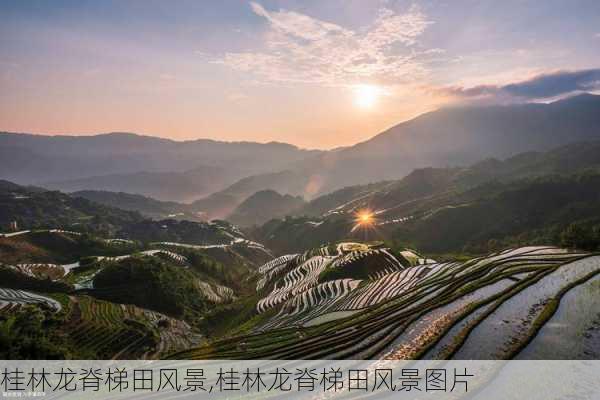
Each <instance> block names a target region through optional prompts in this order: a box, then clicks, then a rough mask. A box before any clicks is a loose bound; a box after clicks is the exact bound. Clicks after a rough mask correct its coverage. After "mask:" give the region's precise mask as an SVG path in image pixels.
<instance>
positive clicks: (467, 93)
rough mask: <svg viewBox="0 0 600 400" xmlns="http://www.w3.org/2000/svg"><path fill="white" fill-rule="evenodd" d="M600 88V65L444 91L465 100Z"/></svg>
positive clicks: (528, 97) (534, 96) (511, 98)
mask: <svg viewBox="0 0 600 400" xmlns="http://www.w3.org/2000/svg"><path fill="white" fill-rule="evenodd" d="M599 89H600V68H596V69H585V70H578V71H558V72H553V73H548V74H542V75H537V76H534V77H533V78H530V79H527V80H524V81H520V82H516V83H510V84H506V85H479V86H473V87H469V88H465V87H446V88H443V89H442V92H444V93H445V94H448V95H451V96H453V97H458V98H459V99H463V100H469V99H473V100H489V101H500V102H506V101H531V100H543V99H549V98H556V97H561V96H566V95H569V94H573V93H578V92H589V91H595V90H599Z"/></svg>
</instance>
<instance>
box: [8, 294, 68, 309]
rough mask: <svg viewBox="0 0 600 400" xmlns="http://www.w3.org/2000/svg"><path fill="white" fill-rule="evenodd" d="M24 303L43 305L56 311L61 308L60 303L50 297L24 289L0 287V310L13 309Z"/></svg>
mask: <svg viewBox="0 0 600 400" xmlns="http://www.w3.org/2000/svg"><path fill="white" fill-rule="evenodd" d="M25 304H37V305H43V306H46V307H48V308H50V309H52V310H54V311H57V312H58V311H60V310H61V309H62V306H61V304H60V303H59V302H58V301H56V300H54V299H51V298H50V297H45V296H42V295H39V294H35V293H32V292H29V291H26V290H18V289H5V288H0V312H8V311H14V310H15V309H17V308H19V307H21V306H23V305H25Z"/></svg>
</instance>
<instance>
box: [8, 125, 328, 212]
mask: <svg viewBox="0 0 600 400" xmlns="http://www.w3.org/2000/svg"><path fill="white" fill-rule="evenodd" d="M319 153H320V152H319V151H307V150H301V149H298V148H297V147H295V146H292V145H289V144H283V143H275V142H273V143H266V144H261V143H252V142H231V143H228V142H218V141H214V140H208V139H199V140H193V141H183V142H176V141H173V140H168V139H161V138H155V137H149V136H140V135H135V134H131V133H110V134H103V135H95V136H42V135H29V134H17V133H0V177H1V178H2V179H7V180H10V181H15V182H19V183H24V184H31V183H37V184H43V186H45V187H48V188H54V189H62V190H67V191H75V190H85V189H94V190H110V191H126V192H130V193H137V194H144V195H150V196H154V197H157V198H159V199H162V200H179V201H191V200H193V199H194V198H198V197H201V196H205V195H208V194H210V193H212V192H214V191H216V190H220V189H222V188H224V187H226V186H227V185H229V184H231V183H233V182H235V181H236V180H237V179H240V178H243V177H246V176H249V175H254V174H259V173H265V172H270V171H273V170H280V169H283V168H284V167H285V166H287V165H289V164H290V163H291V162H294V161H298V160H301V159H303V158H305V157H307V156H310V155H315V154H319Z"/></svg>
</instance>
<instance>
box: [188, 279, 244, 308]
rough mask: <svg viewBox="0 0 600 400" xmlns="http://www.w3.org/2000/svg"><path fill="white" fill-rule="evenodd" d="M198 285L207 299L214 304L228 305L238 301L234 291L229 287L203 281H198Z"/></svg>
mask: <svg viewBox="0 0 600 400" xmlns="http://www.w3.org/2000/svg"><path fill="white" fill-rule="evenodd" d="M196 283H197V284H198V287H199V288H200V291H201V292H202V293H203V294H204V296H205V297H206V299H207V300H208V301H210V302H212V303H215V304H221V303H228V302H231V301H234V300H235V299H236V296H235V293H234V292H233V289H231V288H229V287H227V286H223V285H217V284H214V283H213V284H210V283H208V282H204V281H201V280H198V281H196Z"/></svg>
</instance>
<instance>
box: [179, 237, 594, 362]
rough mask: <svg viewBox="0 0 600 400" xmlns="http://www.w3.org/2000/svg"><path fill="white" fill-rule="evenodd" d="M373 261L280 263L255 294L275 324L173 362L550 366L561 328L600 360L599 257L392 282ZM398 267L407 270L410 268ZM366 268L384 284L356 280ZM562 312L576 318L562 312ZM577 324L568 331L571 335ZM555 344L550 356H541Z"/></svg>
mask: <svg viewBox="0 0 600 400" xmlns="http://www.w3.org/2000/svg"><path fill="white" fill-rule="evenodd" d="M373 250H374V249H372V248H370V249H367V250H364V249H363V250H362V252H363V253H365V254H360V255H357V254H354V255H352V256H350V257H353V258H355V260H354V262H353V263H348V264H346V263H344V262H341V261H338V260H342V259H344V260H345V259H348V258H350V257H349V256H348V254H350V253H349V252H345V253H344V252H342V254H340V255H338V256H322V255H320V256H314V257H308V258H307V259H306V260H303V259H302V258H300V257H302V256H296V257H293V258H290V259H289V260H285V259H281V260H274V261H273V262H271V263H270V264H268V265H265V266H264V267H263V268H261V269H260V272H261V274H263V276H266V275H268V274H269V273H270V272H271V271H273V270H274V269H276V268H280V269H281V270H284V271H285V268H284V267H282V265H288V264H289V265H290V266H291V267H290V269H289V270H288V271H286V272H285V273H280V274H278V275H277V274H276V275H275V277H274V278H273V279H274V280H275V282H267V283H265V284H264V285H263V286H262V291H261V288H260V287H259V293H262V292H264V291H265V290H266V289H265V288H267V289H268V290H270V291H268V292H267V293H265V295H264V297H263V298H262V299H261V300H260V301H259V302H258V304H257V310H258V312H264V311H266V310H269V309H274V310H277V313H276V314H274V316H273V317H271V318H269V319H268V320H267V321H266V322H265V323H263V325H262V326H259V327H258V329H257V330H256V331H255V332H254V333H253V334H251V335H247V336H241V337H235V338H231V339H226V340H222V341H216V342H214V343H211V344H210V345H209V346H204V347H198V348H196V349H191V350H188V351H185V352H181V353H176V354H174V355H173V357H174V358H264V359H269V358H271V359H307V358H308V359H369V358H387V359H418V358H433V359H443V358H474V359H486V358H497V359H504V358H514V357H519V355H520V354H522V355H523V356H529V357H531V358H554V357H556V356H557V355H561V354H564V351H565V350H564V349H563V350H561V349H562V346H563V344H562V343H563V342H562V341H561V340H560V339H557V337H556V335H555V334H552V333H551V332H550V333H549V332H548V330H549V329H551V328H552V327H553V326H554V327H556V326H560V327H562V328H561V329H562V330H563V332H565V336H566V337H565V339H564V340H567V341H569V342H572V341H576V342H577V341H579V342H581V341H582V340H583V339H582V336H581V335H587V339H585V340H586V341H585V343H584V344H582V343H579V344H578V346H579V347H578V349H579V351H578V353H577V357H580V358H586V357H587V358H591V357H592V356H593V355H594V354H596V353H595V352H593V351H590V350H589V347H590V346H594V344H597V343H598V342H599V338H600V335H598V332H597V331H598V329H600V315H598V311H597V307H595V306H594V305H597V300H593V299H592V298H590V296H592V295H590V294H589V293H590V290H591V289H589V287H592V288H594V287H596V286H593V285H598V280H597V278H594V277H596V276H600V275H598V274H600V256H598V255H593V254H585V253H579V252H571V251H567V250H563V249H558V248H554V247H523V248H518V249H508V250H506V251H503V252H499V253H494V254H490V255H489V256H486V257H481V258H476V259H473V260H469V261H467V262H447V263H436V262H433V260H427V259H424V261H423V262H424V263H423V264H421V263H420V262H419V261H418V259H419V258H421V257H417V261H416V262H412V263H411V264H410V265H406V263H404V264H402V263H401V265H400V266H398V267H397V269H396V270H394V271H390V270H389V269H386V268H379V269H377V265H376V264H377V263H373V262H371V261H372V260H371V258H373V257H380V255H379V256H378V255H377V253H375V252H374V251H373ZM402 257H403V258H404V260H399V261H403V262H405V261H406V259H408V258H409V257H407V256H406V255H402ZM376 259H377V260H379V261H378V263H380V262H382V261H381V258H376ZM299 261H302V262H301V263H300V262H299ZM286 263H287V264H286ZM336 264H339V265H343V268H347V267H348V266H349V265H353V267H352V268H350V269H348V276H347V277H343V278H336V279H327V277H328V276H329V275H328V271H329V268H331V266H333V265H336ZM359 264H362V265H363V266H364V267H365V268H368V269H374V270H378V271H383V273H369V274H367V277H366V278H363V279H354V278H353V276H352V275H353V274H356V273H357V272H356V268H357V265H359ZM337 272H339V271H336V273H337ZM363 276H364V272H363ZM340 279H342V280H340ZM343 279H347V280H343ZM593 282H596V283H593ZM582 285H585V286H582ZM590 285H592V286H590ZM584 288H588V289H585V290H584ZM594 290H596V289H594ZM592 292H593V290H592ZM585 293H588V294H585ZM593 293H595V292H593ZM582 296H583V297H582ZM575 299H578V300H575ZM576 304H587V305H590V306H591V307H580V306H578V305H576ZM561 307H562V308H561ZM565 307H566V308H567V309H568V308H569V307H570V308H571V309H573V308H574V307H575V308H576V309H577V312H576V313H574V312H565V311H564V309H565ZM557 310H558V311H557ZM553 324H554V325H553ZM573 324H575V326H576V328H572V329H573V330H572V331H568V329H566V328H564V327H565V326H568V325H573ZM569 329H571V328H569ZM550 340H552V342H551V343H553V344H554V346H544V345H543V344H544V343H549V341H550ZM553 348H554V349H556V350H553ZM542 349H543V350H542Z"/></svg>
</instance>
